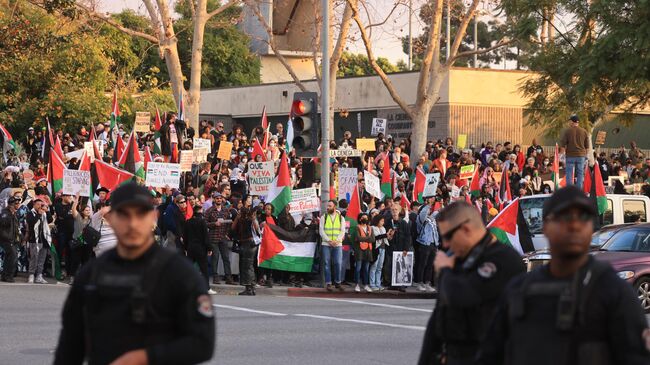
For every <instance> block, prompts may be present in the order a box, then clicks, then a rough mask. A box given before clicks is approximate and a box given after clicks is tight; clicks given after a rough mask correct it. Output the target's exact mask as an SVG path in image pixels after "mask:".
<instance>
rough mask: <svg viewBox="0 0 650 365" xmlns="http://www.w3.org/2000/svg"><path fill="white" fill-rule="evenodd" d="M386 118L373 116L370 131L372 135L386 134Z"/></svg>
mask: <svg viewBox="0 0 650 365" xmlns="http://www.w3.org/2000/svg"><path fill="white" fill-rule="evenodd" d="M386 124H388V123H387V122H386V119H383V118H372V130H371V131H370V135H371V136H377V135H379V133H382V134H384V135H385V134H386Z"/></svg>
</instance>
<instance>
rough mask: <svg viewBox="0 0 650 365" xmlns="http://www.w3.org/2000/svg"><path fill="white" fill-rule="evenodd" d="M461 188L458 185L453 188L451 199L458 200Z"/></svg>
mask: <svg viewBox="0 0 650 365" xmlns="http://www.w3.org/2000/svg"><path fill="white" fill-rule="evenodd" d="M460 190H461V189H460V188H459V187H458V186H456V185H452V186H451V197H452V198H458V197H460Z"/></svg>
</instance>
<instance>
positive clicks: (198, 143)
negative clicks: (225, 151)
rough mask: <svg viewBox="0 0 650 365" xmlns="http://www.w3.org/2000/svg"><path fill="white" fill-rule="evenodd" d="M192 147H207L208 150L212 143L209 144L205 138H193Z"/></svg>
mask: <svg viewBox="0 0 650 365" xmlns="http://www.w3.org/2000/svg"><path fill="white" fill-rule="evenodd" d="M192 146H194V149H197V148H202V147H207V148H208V150H209V149H211V148H212V142H210V140H209V139H206V138H196V137H195V138H194V140H193V141H192Z"/></svg>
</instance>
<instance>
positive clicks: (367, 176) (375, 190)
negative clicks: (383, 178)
mask: <svg viewBox="0 0 650 365" xmlns="http://www.w3.org/2000/svg"><path fill="white" fill-rule="evenodd" d="M363 177H364V180H366V191H367V192H368V193H369V194H370V195H372V196H374V197H375V198H378V199H382V198H383V195H384V194H382V193H381V184H380V182H379V178H378V177H377V176H375V175H373V174H372V173H370V172H369V171H364V172H363Z"/></svg>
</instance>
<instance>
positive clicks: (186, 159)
mask: <svg viewBox="0 0 650 365" xmlns="http://www.w3.org/2000/svg"><path fill="white" fill-rule="evenodd" d="M193 161H194V151H193V150H183V151H181V160H180V161H179V162H180V165H181V171H182V172H185V171H192V162H193Z"/></svg>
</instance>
